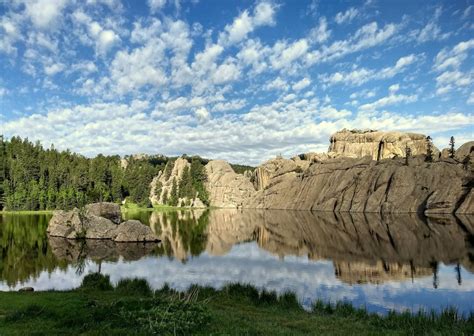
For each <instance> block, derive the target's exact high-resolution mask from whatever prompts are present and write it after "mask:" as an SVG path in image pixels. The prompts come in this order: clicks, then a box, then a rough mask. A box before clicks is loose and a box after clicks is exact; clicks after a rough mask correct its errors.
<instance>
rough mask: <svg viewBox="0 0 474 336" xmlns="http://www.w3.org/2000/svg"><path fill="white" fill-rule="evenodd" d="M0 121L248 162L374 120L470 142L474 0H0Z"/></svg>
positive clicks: (62, 138) (126, 148) (51, 139)
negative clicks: (339, 0)
mask: <svg viewBox="0 0 474 336" xmlns="http://www.w3.org/2000/svg"><path fill="white" fill-rule="evenodd" d="M0 15H1V17H0V113H1V115H0V123H1V126H0V132H1V133H3V134H5V135H6V136H7V137H9V136H13V135H20V136H22V137H28V138H29V139H31V140H40V141H41V142H43V143H44V144H45V145H47V146H49V144H51V143H54V144H55V146H56V148H60V149H66V148H69V149H71V150H73V151H77V152H80V153H82V154H84V155H88V156H92V155H95V154H97V153H104V154H120V155H124V154H129V153H141V152H143V153H163V154H167V155H179V154H183V153H187V154H199V155H202V156H205V157H211V158H220V159H227V160H231V161H233V162H242V163H253V164H255V163H259V162H261V161H263V160H265V159H268V158H271V157H273V156H275V155H277V154H280V153H281V154H283V155H284V156H292V155H295V154H298V153H302V152H308V151H325V150H326V149H327V147H328V138H329V136H330V134H331V133H333V132H335V131H337V130H339V129H342V128H371V129H379V130H400V131H410V132H421V133H424V134H430V135H431V136H432V137H433V138H434V142H435V144H436V145H437V146H439V147H446V146H447V143H448V141H449V137H450V136H451V135H454V136H455V137H456V139H457V144H458V145H459V144H461V143H463V142H465V141H468V140H472V139H473V138H474V136H473V114H472V111H473V106H474V93H473V82H474V67H473V63H474V62H473V51H474V20H473V18H474V1H472V0H471V1H469V0H459V1H445V2H443V1H433V2H431V1H423V2H421V1H380V0H372V1H370V0H368V1H365V0H364V1H354V2H350V1H341V2H337V1H314V0H308V1H303V0H299V1H276V0H275V1H273V0H262V1H249V0H245V1H231V0H221V1H217V0H212V1H209V0H207V1H205V0H194V1H192V0H191V1H184V0H149V1H141V2H140V1H138V0H136V1H126V0H124V1H118V0H87V1H78V0H26V1H24V0H13V1H3V2H0Z"/></svg>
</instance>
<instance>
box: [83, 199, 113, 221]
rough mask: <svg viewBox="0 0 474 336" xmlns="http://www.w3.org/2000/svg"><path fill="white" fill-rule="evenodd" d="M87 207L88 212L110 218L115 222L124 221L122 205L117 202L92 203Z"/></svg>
mask: <svg viewBox="0 0 474 336" xmlns="http://www.w3.org/2000/svg"><path fill="white" fill-rule="evenodd" d="M85 208H86V212H87V213H88V214H90V215H94V216H98V217H104V218H107V219H110V220H111V221H112V222H113V223H115V224H120V222H121V221H122V216H121V212H120V205H118V204H116V203H110V202H102V203H92V204H88V205H86V207H85Z"/></svg>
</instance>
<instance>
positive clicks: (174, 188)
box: [168, 177, 178, 206]
mask: <svg viewBox="0 0 474 336" xmlns="http://www.w3.org/2000/svg"><path fill="white" fill-rule="evenodd" d="M168 203H169V205H171V206H177V205H178V185H177V184H176V177H173V183H172V185H171V192H170V198H169V201H168Z"/></svg>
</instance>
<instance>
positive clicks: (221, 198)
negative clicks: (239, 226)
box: [206, 160, 255, 208]
mask: <svg viewBox="0 0 474 336" xmlns="http://www.w3.org/2000/svg"><path fill="white" fill-rule="evenodd" d="M206 173H207V182H206V188H207V190H208V192H209V198H210V201H211V202H210V203H211V205H212V206H215V207H220V208H237V207H241V206H242V205H243V203H244V202H245V201H247V200H248V199H249V198H250V197H251V196H252V195H253V194H254V193H255V189H254V187H253V185H252V183H251V182H250V179H249V178H247V177H245V176H244V175H241V174H237V173H235V172H234V170H233V169H232V167H231V166H230V165H229V164H228V163H227V162H225V161H222V160H215V161H210V162H209V163H208V164H207V165H206Z"/></svg>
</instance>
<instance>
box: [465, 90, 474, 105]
mask: <svg viewBox="0 0 474 336" xmlns="http://www.w3.org/2000/svg"><path fill="white" fill-rule="evenodd" d="M466 103H467V104H469V105H474V92H471V94H470V95H469V98H468V99H467V102H466Z"/></svg>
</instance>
